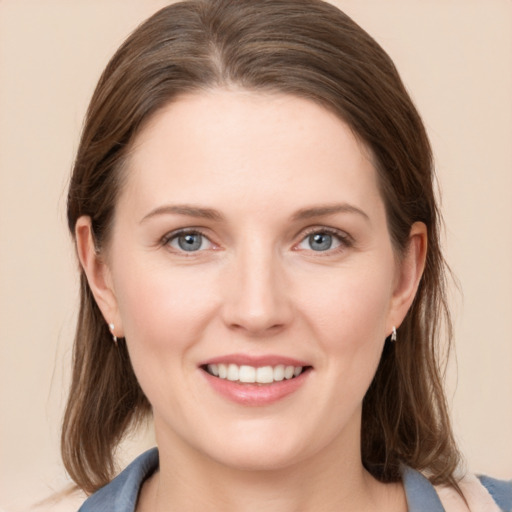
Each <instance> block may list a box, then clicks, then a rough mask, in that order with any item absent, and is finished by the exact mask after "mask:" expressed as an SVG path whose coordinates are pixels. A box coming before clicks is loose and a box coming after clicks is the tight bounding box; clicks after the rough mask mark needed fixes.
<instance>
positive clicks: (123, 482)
mask: <svg viewBox="0 0 512 512" xmlns="http://www.w3.org/2000/svg"><path fill="white" fill-rule="evenodd" d="M157 468H158V450H157V449H156V448H153V449H151V450H148V451H147V452H145V453H143V454H142V455H140V456H139V457H137V458H136V459H135V460H134V461H133V462H132V463H131V464H130V465H129V466H128V467H127V468H126V469H125V470H124V471H122V472H121V473H120V474H119V475H118V476H117V477H116V478H114V479H113V480H112V481H111V482H110V483H109V484H107V485H106V486H105V487H102V488H101V489H99V490H98V491H96V492H95V493H94V494H92V495H91V496H89V498H87V500H86V501H85V502H84V504H83V505H82V506H81V507H80V510H79V512H111V511H113V510H115V511H116V512H134V511H135V506H136V504H137V498H138V496H139V491H140V489H141V487H142V484H143V483H144V481H145V480H146V479H147V478H148V477H149V476H150V475H151V474H153V472H154V471H155V470H156V469H157Z"/></svg>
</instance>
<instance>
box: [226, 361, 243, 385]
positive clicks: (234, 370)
mask: <svg viewBox="0 0 512 512" xmlns="http://www.w3.org/2000/svg"><path fill="white" fill-rule="evenodd" d="M239 375H240V370H239V368H238V366H237V365H236V364H230V365H229V366H228V380H232V381H235V380H238V377H239Z"/></svg>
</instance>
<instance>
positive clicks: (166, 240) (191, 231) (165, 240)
mask: <svg viewBox="0 0 512 512" xmlns="http://www.w3.org/2000/svg"><path fill="white" fill-rule="evenodd" d="M183 235H200V236H202V237H203V238H205V239H206V240H208V242H209V243H210V245H211V246H213V247H209V249H212V248H215V247H216V244H215V243H214V242H213V241H212V240H211V239H210V237H209V236H208V235H207V234H206V233H205V232H204V231H203V230H202V229H201V228H195V227H186V228H180V229H175V230H174V231H170V232H168V233H166V234H165V235H164V236H163V237H162V238H161V239H160V245H162V246H163V247H169V248H170V249H171V250H172V251H173V252H175V253H177V254H182V255H185V256H191V255H193V254H194V253H200V252H204V251H205V250H206V249H202V250H199V251H190V252H187V251H184V250H179V249H176V248H175V247H171V246H170V242H171V241H172V240H174V239H176V238H178V237H179V236H183Z"/></svg>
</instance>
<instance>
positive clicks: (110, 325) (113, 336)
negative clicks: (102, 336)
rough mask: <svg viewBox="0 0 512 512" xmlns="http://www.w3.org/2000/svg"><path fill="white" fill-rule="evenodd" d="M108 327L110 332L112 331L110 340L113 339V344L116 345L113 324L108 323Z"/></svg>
mask: <svg viewBox="0 0 512 512" xmlns="http://www.w3.org/2000/svg"><path fill="white" fill-rule="evenodd" d="M108 326H109V328H110V332H111V333H112V340H113V341H114V344H115V346H116V347H117V336H116V335H115V334H114V324H108Z"/></svg>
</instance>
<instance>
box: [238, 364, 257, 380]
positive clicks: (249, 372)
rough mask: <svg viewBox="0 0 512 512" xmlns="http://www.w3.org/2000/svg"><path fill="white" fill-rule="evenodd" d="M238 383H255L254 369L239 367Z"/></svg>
mask: <svg viewBox="0 0 512 512" xmlns="http://www.w3.org/2000/svg"><path fill="white" fill-rule="evenodd" d="M240 382H256V368H254V366H240Z"/></svg>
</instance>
